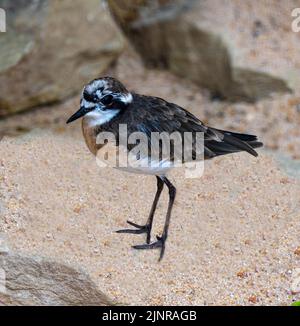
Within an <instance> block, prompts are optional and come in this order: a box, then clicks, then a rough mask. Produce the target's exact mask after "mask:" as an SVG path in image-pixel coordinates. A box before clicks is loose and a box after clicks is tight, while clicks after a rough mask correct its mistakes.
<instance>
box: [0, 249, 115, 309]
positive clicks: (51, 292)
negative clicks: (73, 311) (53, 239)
mask: <svg viewBox="0 0 300 326" xmlns="http://www.w3.org/2000/svg"><path fill="white" fill-rule="evenodd" d="M0 304H2V305H22V306H23V305H25V306H32V305H39V306H43V305H53V306H56V305H64V306H74V305H76V306H82V305H83V306H87V305H93V306H104V305H111V304H112V302H111V301H110V300H109V299H108V298H107V297H106V295H105V294H103V293H102V292H101V291H100V290H99V289H98V288H97V286H96V285H95V284H94V282H93V281H92V280H91V279H90V278H89V276H88V275H87V274H85V273H84V272H82V271H80V270H76V269H74V268H72V267H70V266H67V265H63V264H60V263H57V262H55V261H48V260H45V259H43V258H40V257H36V256H32V257H30V256H22V255H19V254H15V253H7V254H5V255H0Z"/></svg>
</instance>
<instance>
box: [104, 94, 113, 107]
mask: <svg viewBox="0 0 300 326" xmlns="http://www.w3.org/2000/svg"><path fill="white" fill-rule="evenodd" d="M113 99H114V97H113V96H112V95H106V96H104V97H102V99H101V103H102V104H103V105H109V104H111V103H112V101H113Z"/></svg>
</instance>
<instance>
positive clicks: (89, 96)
mask: <svg viewBox="0 0 300 326" xmlns="http://www.w3.org/2000/svg"><path fill="white" fill-rule="evenodd" d="M83 98H84V99H85V100H86V101H88V102H94V103H95V102H97V100H98V98H97V97H96V96H95V95H93V94H90V93H88V92H87V91H84V92H83Z"/></svg>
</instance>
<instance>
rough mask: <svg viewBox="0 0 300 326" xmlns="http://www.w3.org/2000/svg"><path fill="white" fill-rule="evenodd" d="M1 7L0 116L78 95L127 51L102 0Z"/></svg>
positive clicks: (30, 1) (44, 0) (20, 1)
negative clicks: (4, 26) (3, 13)
mask: <svg viewBox="0 0 300 326" xmlns="http://www.w3.org/2000/svg"><path fill="white" fill-rule="evenodd" d="M1 8H3V9H4V10H5V11H6V16H7V18H6V20H7V32H6V33H0V116H3V115H7V114H10V113H15V112H18V111H21V110H25V109H28V108H31V107H34V106H38V105H41V104H44V103H51V102H56V101H59V100H62V99H64V98H66V97H68V96H70V95H71V94H73V93H76V92H78V91H79V90H80V89H81V88H82V87H83V85H84V84H85V83H86V82H88V81H90V80H91V79H93V78H96V77H97V76H99V75H100V74H101V73H103V71H104V70H105V69H107V67H108V66H109V65H110V64H111V63H112V62H113V61H114V60H116V58H117V57H118V55H119V54H120V53H121V51H122V49H123V40H122V36H121V35H120V33H119V31H118V29H117V28H116V27H115V24H114V22H113V21H112V19H111V17H110V15H109V14H108V13H107V10H106V9H105V8H104V7H103V6H102V5H101V3H100V1H99V0H86V1H80V0H72V1H71V0H53V1H52V0H51V1H50V0H26V1H24V0H14V1H10V0H3V1H1Z"/></svg>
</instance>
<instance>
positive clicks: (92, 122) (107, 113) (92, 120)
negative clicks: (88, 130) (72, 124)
mask: <svg viewBox="0 0 300 326" xmlns="http://www.w3.org/2000/svg"><path fill="white" fill-rule="evenodd" d="M119 112H120V110H114V109H111V110H101V109H98V110H93V111H91V112H89V113H87V114H86V115H85V116H84V120H85V121H86V122H87V124H88V126H89V127H95V126H101V125H103V124H105V123H107V122H109V121H110V120H112V119H113V118H114V117H115V116H116V115H117V114H118V113H119Z"/></svg>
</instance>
